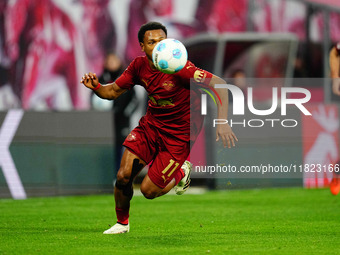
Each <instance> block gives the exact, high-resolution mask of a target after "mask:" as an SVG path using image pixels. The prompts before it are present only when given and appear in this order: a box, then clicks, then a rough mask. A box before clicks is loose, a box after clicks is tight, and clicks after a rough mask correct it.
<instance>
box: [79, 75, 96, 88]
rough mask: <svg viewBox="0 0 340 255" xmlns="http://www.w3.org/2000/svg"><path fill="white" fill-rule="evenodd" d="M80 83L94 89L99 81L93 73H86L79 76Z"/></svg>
mask: <svg viewBox="0 0 340 255" xmlns="http://www.w3.org/2000/svg"><path fill="white" fill-rule="evenodd" d="M80 83H83V84H84V85H85V86H86V87H87V88H89V89H94V88H95V87H97V86H98V83H99V81H98V77H97V75H96V74H95V73H88V74H87V73H86V74H84V76H83V77H81V81H80Z"/></svg>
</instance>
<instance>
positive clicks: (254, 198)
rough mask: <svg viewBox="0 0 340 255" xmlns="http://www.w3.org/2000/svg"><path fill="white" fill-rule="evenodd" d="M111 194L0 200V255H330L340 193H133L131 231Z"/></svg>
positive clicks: (335, 245)
mask: <svg viewBox="0 0 340 255" xmlns="http://www.w3.org/2000/svg"><path fill="white" fill-rule="evenodd" d="M113 209H114V201H113V196H111V195H101V196H77V197H53V198H52V197H51V198H31V199H27V200H21V201H15V200H10V199H2V200H0V223H1V227H0V237H1V238H0V254H336V253H339V237H340V196H332V195H331V194H330V192H329V190H325V189H321V190H305V189H302V188H286V189H258V190H231V191H223V192H221V191H216V192H207V193H205V194H201V195H188V194H185V195H183V196H175V195H167V196H164V197H161V198H158V199H155V200H146V199H145V198H143V197H138V196H137V197H134V198H133V200H132V208H131V213H130V215H131V216H130V224H131V229H130V233H128V234H122V235H103V234H102V232H103V231H104V230H105V229H107V228H108V227H109V224H113V223H114V219H115V214H114V210H113Z"/></svg>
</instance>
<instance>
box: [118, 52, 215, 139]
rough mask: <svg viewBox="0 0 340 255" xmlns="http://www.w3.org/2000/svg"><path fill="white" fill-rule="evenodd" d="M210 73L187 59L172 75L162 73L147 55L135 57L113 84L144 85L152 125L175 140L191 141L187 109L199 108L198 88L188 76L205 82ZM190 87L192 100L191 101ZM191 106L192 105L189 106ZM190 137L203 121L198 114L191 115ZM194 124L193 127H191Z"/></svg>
mask: <svg viewBox="0 0 340 255" xmlns="http://www.w3.org/2000/svg"><path fill="white" fill-rule="evenodd" d="M211 77H212V74H211V73H209V72H207V71H204V70H202V69H199V68H197V67H196V66H195V65H194V64H193V63H191V62H190V61H188V62H187V64H186V65H185V67H184V68H183V69H182V70H181V71H179V72H178V73H175V74H165V73H162V72H160V71H158V70H153V69H152V68H151V67H150V65H149V62H148V59H147V57H146V56H144V57H137V58H135V59H134V60H133V61H132V62H131V64H130V65H129V66H128V68H127V69H126V70H125V71H124V73H123V74H122V75H121V76H120V77H119V78H118V79H117V80H116V84H117V85H118V86H119V87H121V88H124V89H131V88H132V87H133V86H134V85H135V84H138V85H141V86H143V87H144V88H145V89H146V91H147V92H148V96H149V102H148V109H147V113H146V116H147V117H148V119H149V122H151V123H152V125H154V126H156V127H158V128H159V129H161V130H163V131H165V132H167V133H169V134H170V135H173V136H176V137H177V138H178V139H181V140H184V141H189V140H190V108H191V109H194V108H196V109H199V113H200V91H199V90H198V88H199V87H196V86H194V87H191V88H190V79H191V78H194V80H195V81H196V82H197V83H201V84H204V85H208V84H209V81H210V79H211ZM190 89H191V92H192V93H191V96H192V98H191V103H190ZM190 106H191V107H190ZM192 122H193V123H192V126H191V128H192V132H193V131H194V134H193V133H192V134H191V135H192V137H191V138H193V137H194V138H196V136H197V135H198V132H199V131H200V128H201V127H200V126H201V125H202V122H203V117H202V116H201V115H200V114H195V118H194V119H193V116H192ZM193 124H194V126H193Z"/></svg>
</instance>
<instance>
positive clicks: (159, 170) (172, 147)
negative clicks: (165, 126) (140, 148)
mask: <svg viewBox="0 0 340 255" xmlns="http://www.w3.org/2000/svg"><path fill="white" fill-rule="evenodd" d="M163 139H164V141H165V142H164V144H166V145H167V146H165V145H164V144H160V149H159V152H158V154H157V156H156V157H155V159H154V161H153V163H152V165H151V166H150V168H149V171H148V174H147V175H146V176H145V177H144V180H143V182H142V185H141V191H142V193H143V195H144V196H145V197H146V198H148V199H153V198H156V197H159V196H162V195H164V194H166V193H168V192H169V191H170V190H171V189H172V188H173V187H174V186H176V185H177V184H178V183H179V182H180V181H181V180H182V179H183V177H185V176H186V174H185V173H184V171H183V169H182V168H181V167H182V165H183V163H184V162H185V159H186V158H187V156H188V154H189V144H188V143H186V142H180V141H175V142H173V140H171V139H170V138H169V139H167V140H165V139H166V138H164V137H163Z"/></svg>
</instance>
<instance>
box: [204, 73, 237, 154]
mask: <svg viewBox="0 0 340 255" xmlns="http://www.w3.org/2000/svg"><path fill="white" fill-rule="evenodd" d="M225 83H226V82H225V81H224V80H223V79H221V78H220V77H218V76H216V75H213V77H212V78H211V81H210V83H209V86H210V87H212V88H214V87H215V84H225ZM215 90H216V92H217V94H218V95H219V97H220V99H221V102H222V104H221V102H220V100H218V99H217V100H216V101H217V102H218V103H217V108H218V110H217V111H218V112H217V114H218V118H219V119H228V104H229V100H228V90H227V89H225V88H220V89H215ZM220 139H222V142H223V145H224V147H226V146H228V148H231V146H233V147H234V146H235V141H238V139H237V137H236V135H235V134H234V132H233V131H232V129H231V127H230V126H229V124H220V125H217V126H216V141H219V140H220Z"/></svg>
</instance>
